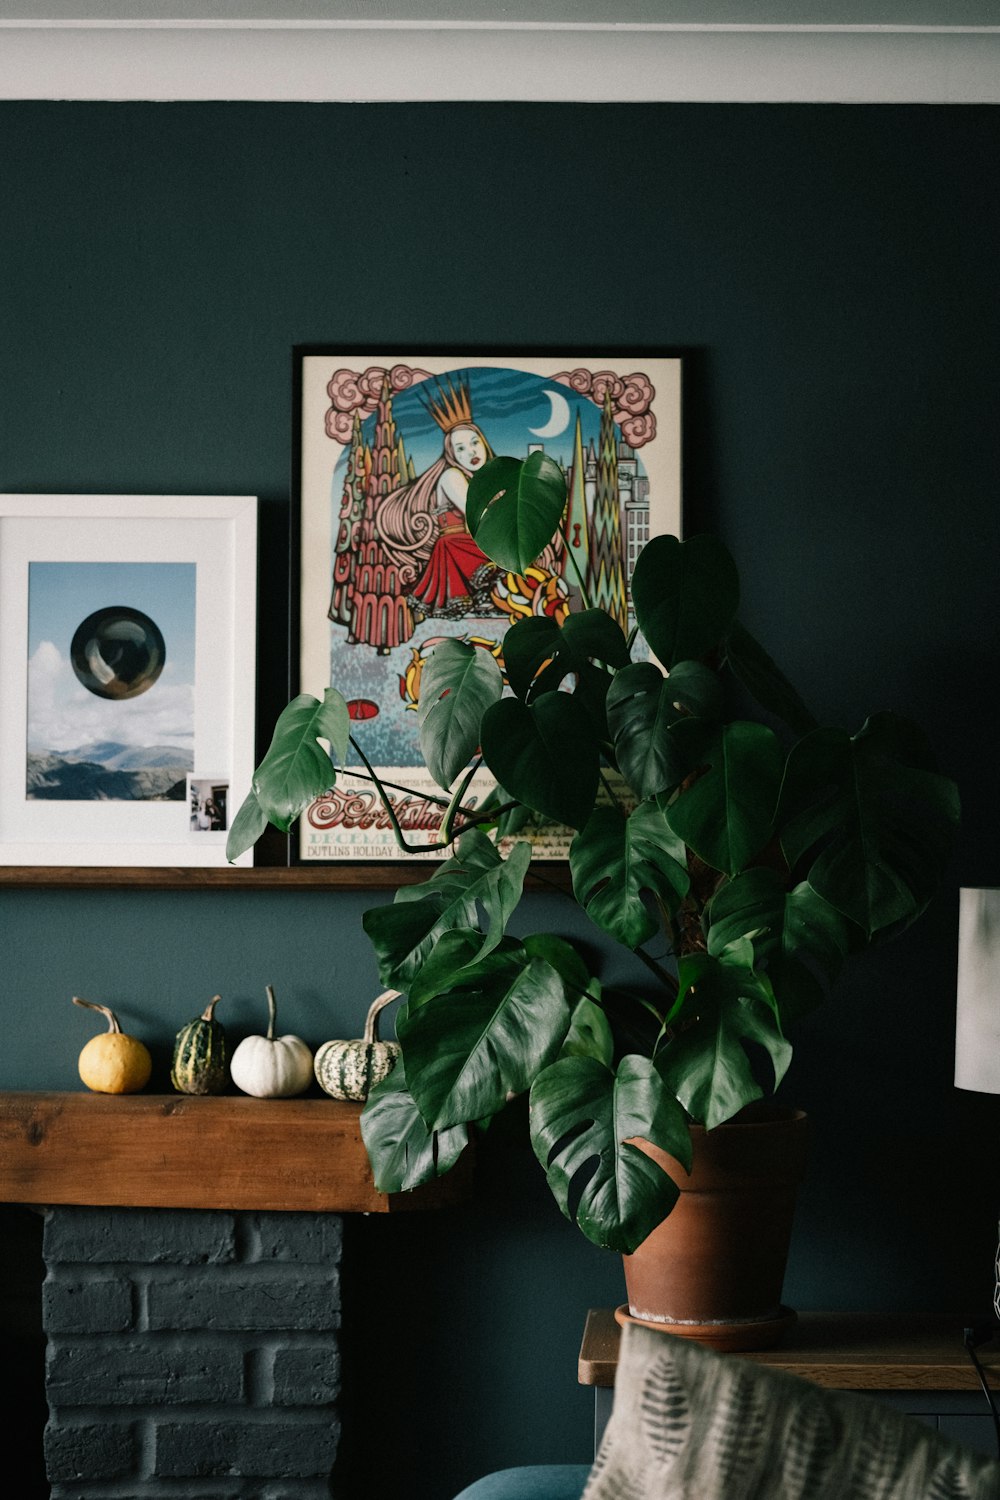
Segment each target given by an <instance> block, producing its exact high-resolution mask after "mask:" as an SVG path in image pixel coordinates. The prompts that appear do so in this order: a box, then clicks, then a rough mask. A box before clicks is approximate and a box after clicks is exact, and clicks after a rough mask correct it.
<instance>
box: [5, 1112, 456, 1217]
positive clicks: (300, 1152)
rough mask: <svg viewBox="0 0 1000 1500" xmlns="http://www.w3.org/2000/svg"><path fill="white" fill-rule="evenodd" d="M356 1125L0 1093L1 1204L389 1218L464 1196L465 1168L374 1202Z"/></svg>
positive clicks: (334, 1118)
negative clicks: (275, 1211) (270, 1212)
mask: <svg viewBox="0 0 1000 1500" xmlns="http://www.w3.org/2000/svg"><path fill="white" fill-rule="evenodd" d="M360 1115H361V1105H360V1104H352V1103H348V1102H342V1101H340V1100H337V1099H327V1098H322V1099H317V1098H307V1099H303V1098H298V1099H252V1098H250V1097H249V1096H247V1095H239V1096H231V1095H223V1096H220V1097H195V1096H192V1095H187V1094H119V1095H110V1094H93V1093H89V1092H87V1091H86V1090H80V1091H78V1092H55V1091H42V1092H33V1091H28V1090H24V1091H12V1092H0V1202H4V1203H24V1204H45V1205H57V1204H78V1205H91V1206H106V1207H110V1208H194V1209H225V1210H230V1211H239V1210H247V1209H249V1210H257V1211H269V1210H279V1211H299V1212H314V1213H393V1212H399V1211H400V1210H404V1209H428V1208H439V1207H445V1206H447V1205H450V1204H455V1203H458V1202H460V1201H461V1200H462V1199H463V1198H464V1197H465V1196H466V1195H467V1193H468V1191H469V1187H470V1182H471V1163H469V1162H465V1163H460V1164H459V1166H458V1167H457V1168H456V1169H455V1170H454V1171H452V1172H450V1173H448V1174H447V1176H445V1177H443V1178H440V1179H438V1181H437V1182H435V1183H433V1184H430V1185H428V1186H427V1187H425V1188H418V1189H416V1190H415V1191H413V1192H410V1193H399V1194H391V1195H390V1194H386V1193H380V1192H378V1191H377V1190H376V1188H375V1184H374V1180H373V1177H372V1171H371V1167H370V1165H369V1162H368V1156H367V1153H366V1151H365V1148H364V1142H363V1141H362V1139H361V1129H360ZM466 1155H468V1153H466Z"/></svg>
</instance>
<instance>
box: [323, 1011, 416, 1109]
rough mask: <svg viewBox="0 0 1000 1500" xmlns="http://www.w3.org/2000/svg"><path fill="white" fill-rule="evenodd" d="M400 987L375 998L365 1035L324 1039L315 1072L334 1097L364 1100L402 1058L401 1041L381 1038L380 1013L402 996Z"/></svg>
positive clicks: (366, 1021) (366, 1024)
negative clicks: (336, 1040) (356, 1038)
mask: <svg viewBox="0 0 1000 1500" xmlns="http://www.w3.org/2000/svg"><path fill="white" fill-rule="evenodd" d="M399 993H400V992H399V990H385V991H384V992H383V993H382V994H381V995H379V997H378V999H377V1000H373V1001H372V1004H371V1008H370V1009H369V1011H368V1016H367V1019H366V1020H365V1034H364V1036H363V1037H360V1038H359V1039H358V1040H357V1041H351V1042H324V1043H323V1045H322V1046H321V1047H320V1048H319V1049H318V1051H317V1053H316V1061H315V1064H314V1069H313V1070H314V1072H315V1074H316V1082H317V1083H318V1084H319V1086H320V1088H321V1089H323V1090H324V1091H325V1092H326V1093H328V1094H329V1095H330V1096H331V1098H333V1099H354V1100H356V1101H358V1102H359V1103H362V1104H363V1103H364V1101H365V1100H366V1099H367V1098H368V1094H369V1091H370V1090H371V1089H373V1088H374V1087H375V1085H376V1084H377V1083H381V1082H382V1079H383V1078H388V1076H389V1074H390V1073H391V1072H392V1070H393V1068H394V1067H395V1066H396V1062H397V1059H398V1058H399V1052H400V1047H399V1043H398V1042H380V1041H379V1039H378V1017H379V1012H380V1011H382V1010H384V1009H385V1007H386V1006H387V1005H389V1004H391V1003H392V1001H393V1000H398V999H399Z"/></svg>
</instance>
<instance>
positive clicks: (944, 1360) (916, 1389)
mask: <svg viewBox="0 0 1000 1500" xmlns="http://www.w3.org/2000/svg"><path fill="white" fill-rule="evenodd" d="M663 1337H664V1338H670V1337H672V1335H670V1334H668V1333H665V1334H664V1335H663ZM620 1338H621V1328H620V1327H619V1325H618V1323H617V1322H616V1321H615V1316H614V1312H613V1311H612V1309H611V1308H603V1307H602V1308H593V1309H591V1311H590V1312H589V1313H588V1314H587V1321H586V1325H585V1327H584V1331H583V1342H582V1343H581V1346H580V1359H579V1367H578V1379H579V1382H580V1384H581V1385H589V1386H593V1387H594V1443H595V1450H596V1446H597V1445H598V1444H599V1443H600V1439H601V1436H602V1434H603V1432H604V1427H605V1424H606V1422H607V1419H608V1417H609V1416H610V1415H611V1400H612V1394H613V1387H614V1383H615V1371H616V1369H617V1366H618V1346H619V1340H620ZM976 1356H977V1358H978V1359H979V1362H980V1364H981V1365H982V1366H983V1369H984V1371H985V1373H986V1378H987V1382H988V1384H989V1386H990V1389H991V1390H993V1391H998V1392H1000V1342H994V1343H992V1344H986V1345H982V1346H980V1347H979V1348H977V1350H976ZM731 1357H732V1358H735V1359H750V1360H753V1361H754V1362H755V1363H756V1364H762V1365H768V1366H770V1368H771V1369H774V1370H786V1371H788V1372H789V1373H790V1374H792V1375H799V1376H801V1377H802V1379H804V1380H811V1381H812V1382H813V1383H814V1384H815V1385H820V1386H826V1387H828V1388H829V1389H832V1390H840V1391H863V1392H865V1393H866V1394H868V1395H875V1396H877V1397H878V1399H879V1400H880V1401H884V1402H886V1404H887V1405H890V1406H893V1407H894V1408H895V1409H896V1410H897V1411H904V1412H908V1413H909V1414H910V1415H911V1416H916V1417H919V1418H920V1420H921V1421H925V1422H928V1423H930V1425H931V1426H933V1427H937V1428H938V1429H939V1430H940V1431H941V1432H944V1433H946V1434H947V1435H948V1436H949V1437H953V1438H955V1439H957V1440H958V1441H959V1442H962V1443H964V1444H965V1445H966V1446H967V1447H969V1448H974V1449H975V1450H976V1451H977V1452H980V1453H986V1454H989V1455H990V1456H991V1457H996V1453H997V1441H996V1429H995V1427H994V1423H993V1417H992V1415H991V1413H990V1410H989V1407H988V1405H987V1402H986V1397H985V1395H984V1394H983V1390H982V1386H981V1385H980V1382H979V1376H978V1374H977V1373H976V1370H975V1368H974V1366H973V1363H972V1361H971V1359H970V1358H969V1355H968V1352H967V1350H966V1348H965V1346H964V1343H963V1329H962V1324H961V1323H960V1322H959V1321H958V1320H957V1319H955V1318H947V1317H936V1316H926V1317H925V1316H920V1315H916V1314H914V1315H912V1316H909V1315H896V1314H892V1315H890V1314H876V1313H824V1312H806V1313H799V1316H798V1319H797V1321H796V1323H795V1325H794V1326H793V1327H792V1328H791V1329H790V1330H789V1333H788V1335H787V1336H786V1338H785V1340H784V1342H783V1343H782V1345H781V1347H780V1348H777V1349H764V1350H760V1351H757V1352H754V1353H747V1354H739V1355H733V1356H731Z"/></svg>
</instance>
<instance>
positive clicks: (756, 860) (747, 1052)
mask: <svg viewBox="0 0 1000 1500" xmlns="http://www.w3.org/2000/svg"><path fill="white" fill-rule="evenodd" d="M565 503H566V488H565V482H564V479H563V475H562V471H561V470H560V468H559V467H558V466H557V465H556V464H555V463H554V462H553V461H552V460H551V459H549V458H547V457H546V456H545V455H544V454H540V453H536V454H533V455H532V456H531V457H529V458H528V459H527V460H526V461H524V462H523V463H522V462H521V461H519V460H516V459H513V458H498V459H495V460H493V461H491V462H490V463H489V464H488V465H487V466H486V467H485V468H484V469H483V470H482V471H481V472H480V473H479V474H478V475H477V476H476V477H475V479H474V480H473V481H472V483H471V485H470V489H469V497H468V504H467V512H466V519H467V523H468V526H469V529H470V531H471V533H472V534H473V536H474V537H475V540H476V542H477V543H478V545H479V547H480V548H481V549H482V551H483V552H484V553H486V555H487V556H488V557H489V558H491V559H493V560H494V561H495V563H496V564H497V565H498V566H499V567H501V568H505V569H513V570H515V571H518V572H523V570H524V569H525V567H527V566H528V565H529V564H530V563H531V562H532V560H533V559H535V558H536V557H537V556H538V555H539V553H540V552H541V551H542V549H543V548H544V547H545V546H546V545H547V544H548V543H549V542H550V541H551V539H552V538H553V536H554V535H556V536H558V528H559V523H560V518H561V516H562V513H563V510H564V507H565ZM581 594H582V607H581V608H578V609H576V610H575V611H574V612H571V613H569V614H568V615H566V616H565V617H564V618H563V619H562V621H561V622H559V621H557V620H556V619H553V618H548V617H542V618H525V619H521V620H519V621H518V622H517V623H515V624H514V625H512V626H511V627H510V628H509V630H508V631H507V634H506V636H505V637H504V640H503V659H502V663H499V662H498V661H497V660H495V659H494V657H493V656H492V655H490V654H489V653H487V652H485V651H482V650H477V649H476V648H475V647H474V646H472V645H468V644H466V643H464V642H462V641H459V640H457V639H446V640H444V641H442V642H441V643H440V644H439V645H438V646H437V647H436V649H435V650H434V653H433V656H432V657H431V658H430V660H429V662H428V663H427V665H426V666H425V668H424V672H423V678H422V683H421V692H420V705H419V715H420V733H421V746H422V752H423V756H424V759H425V762H426V765H427V768H428V770H429V771H430V772H431V774H432V776H433V778H434V780H435V782H436V783H437V785H438V786H439V787H440V788H441V796H440V798H439V801H440V805H441V809H442V817H441V831H440V837H439V842H438V845H437V847H439V848H440V850H441V852H442V856H445V855H447V857H446V858H443V862H442V863H440V864H439V865H438V866H436V867H435V868H434V870H433V873H432V874H431V875H430V876H429V878H428V879H427V880H425V881H424V882H423V884H419V885H413V886H406V887H404V888H401V889H400V890H398V891H397V893H396V897H395V900H394V901H393V902H392V903H390V904H387V905H380V906H377V907H376V908H374V909H373V910H370V911H369V912H367V913H366V915H365V917H364V926H365V930H366V932H367V934H368V936H369V938H370V940H371V942H372V945H373V947H374V951H375V954H376V956H377V960H378V968H379V974H380V976H381V979H382V982H383V984H385V985H387V986H392V987H393V988H394V989H397V990H399V991H401V992H402V995H403V997H404V999H403V1004H402V1006H401V1009H400V1011H399V1014H398V1017H397V1028H396V1030H397V1037H398V1040H399V1042H400V1044H401V1047H402V1056H401V1060H400V1063H399V1064H398V1065H397V1067H396V1068H395V1070H394V1071H393V1072H392V1073H391V1074H390V1075H389V1077H388V1078H387V1079H385V1081H383V1082H382V1083H380V1084H379V1085H378V1086H377V1087H376V1088H375V1089H374V1090H373V1091H372V1093H371V1095H370V1097H369V1099H368V1102H367V1104H366V1106H365V1109H364V1112H363V1115H362V1131H363V1136H364V1140H365V1144H366V1147H367V1150H368V1154H369V1157H370V1159H371V1161H372V1164H373V1168H374V1172H375V1176H376V1181H377V1183H378V1185H379V1187H380V1188H381V1189H383V1190H385V1191H401V1190H406V1189H409V1188H413V1187H416V1186H418V1185H419V1184H421V1183H424V1182H426V1181H428V1180H429V1179H431V1178H432V1177H433V1176H434V1175H435V1174H440V1173H443V1172H446V1171H448V1170H449V1169H450V1168H451V1167H452V1166H453V1165H454V1164H455V1162H456V1161H457V1159H458V1157H459V1156H460V1155H461V1153H462V1151H463V1150H464V1148H465V1146H466V1144H467V1141H468V1139H469V1133H470V1132H471V1131H476V1130H479V1129H481V1128H483V1127H484V1126H485V1125H486V1124H488V1123H489V1122H490V1121H491V1120H492V1118H493V1117H494V1116H496V1115H497V1114H498V1112H500V1111H502V1110H503V1109H504V1108H505V1106H506V1105H507V1104H508V1103H509V1101H511V1100H512V1099H514V1098H515V1096H519V1095H524V1094H527V1095H528V1097H529V1111H528V1116H529V1122H530V1133H531V1139H532V1143H533V1146H534V1150H535V1153H536V1155H537V1157H538V1159H539V1161H540V1163H541V1167H542V1169H543V1170H544V1172H545V1174H546V1177H547V1179H548V1183H549V1186H550V1188H551V1191H552V1193H553V1196H554V1197H555V1199H556V1201H557V1203H558V1204H559V1206H560V1208H561V1209H562V1211H563V1212H564V1213H565V1214H566V1215H567V1216H568V1217H570V1218H572V1219H573V1220H575V1222H576V1224H577V1225H578V1226H579V1228H580V1229H581V1230H582V1232H583V1233H584V1234H585V1235H586V1236H587V1237H588V1238H589V1239H591V1240H592V1241H594V1242H595V1243H597V1244H599V1245H604V1246H608V1247H610V1248H612V1249H615V1250H619V1251H623V1252H626V1253H627V1252H631V1251H632V1250H633V1249H634V1248H635V1247H636V1246H637V1245H638V1244H639V1243H640V1242H641V1241H642V1240H643V1239H645V1238H646V1236H647V1235H648V1234H649V1233H650V1232H651V1230H652V1229H653V1228H654V1227H655V1226H656V1225H657V1224H658V1223H659V1222H660V1221H661V1220H663V1219H664V1217H665V1216H666V1215H667V1214H668V1213H669V1212H670V1209H671V1208H672V1206H673V1204H674V1202H675V1200H676V1198H677V1193H678V1189H677V1185H676V1184H675V1183H674V1182H673V1181H672V1180H671V1178H670V1177H669V1176H668V1175H667V1174H666V1173H665V1172H664V1171H663V1170H661V1169H660V1167H658V1166H656V1165H654V1163H653V1162H652V1161H651V1160H650V1158H649V1157H648V1156H647V1155H646V1154H645V1153H643V1152H642V1151H641V1150H639V1149H638V1148H637V1147H636V1146H635V1145H634V1144H633V1142H634V1141H635V1140H636V1139H645V1140H648V1141H651V1142H653V1143H654V1144H655V1145H659V1146H660V1147H662V1148H663V1149H664V1150H666V1151H667V1152H669V1153H670V1154H671V1155H673V1156H674V1157H676V1158H677V1159H678V1160H679V1161H680V1162H682V1163H684V1164H688V1163H689V1162H690V1158H691V1146H690V1132H689V1125H690V1124H691V1123H696V1124H701V1125H705V1126H707V1127H709V1128H710V1129H711V1128H713V1127H715V1126H716V1125H718V1124H720V1123H722V1122H724V1121H727V1120H729V1119H730V1118H732V1117H733V1116H734V1115H736V1114H737V1112H739V1111H740V1110H741V1109H743V1107H744V1106H746V1105H747V1104H748V1103H750V1102H751V1101H753V1100H755V1099H758V1098H761V1097H762V1096H763V1095H764V1094H765V1092H770V1091H771V1090H773V1088H775V1087H776V1086H777V1084H778V1082H780V1080H781V1078H782V1076H783V1075H784V1073H785V1071H786V1069H787V1067H788V1063H789V1059H790V1056H791V1043H790V1041H789V1040H788V1035H789V1032H790V1031H791V1029H792V1027H793V1024H794V1022H795V1021H796V1020H797V1018H798V1017H800V1016H801V1015H803V1014H804V1013H805V1012H807V1011H809V1010H810V1009H812V1008H813V1007H814V1006H816V1005H818V1004H820V1003H821V1002H822V1001H823V999H824V998H825V996H826V994H827V992H828V990H829V988H830V986H831V985H832V984H833V983H834V981H835V979H836V978H837V975H838V971H839V970H840V968H841V966H842V964H843V962H844V959H845V957H846V956H847V955H848V954H850V953H851V952H853V951H855V950H857V949H860V948H862V947H863V946H865V945H867V944H870V943H874V942H878V941H881V940H884V939H886V938H889V937H893V936H895V935H896V934H898V933H900V932H901V931H903V929H905V928H906V927H907V926H908V925H909V924H910V923H912V922H913V921H914V920H915V919H916V918H917V917H918V916H919V915H920V913H921V912H922V911H923V910H924V908H925V907H926V906H927V904H928V902H929V900H930V899H931V896H932V894H933V892H934V890H935V887H936V885H937V883H938V880H939V878H940V875H941V873H942V870H943V867H944V865H945V864H946V862H947V860H948V857H949V853H950V850H951V847H952V842H953V836H954V831H955V828H956V824H957V820H958V798H957V793H956V789H955V787H954V785H953V783H952V782H951V781H950V780H949V779H948V778H947V777H945V776H944V775H942V774H940V773H939V772H938V770H937V769H936V768H935V765H934V762H933V758H932V756H931V753H930V751H929V749H928V746H927V744H926V743H925V741H924V738H923V736H922V734H921V732H920V731H919V729H918V728H917V727H916V726H915V725H914V724H913V723H911V722H909V721H907V720H906V719H903V718H901V717H898V716H897V715H895V714H893V713H879V714H876V715H874V716H873V717H871V718H868V719H867V720H866V721H865V722H864V723H863V724H862V725H861V727H860V728H859V729H857V730H856V731H855V732H851V731H850V730H848V729H843V728H837V727H828V726H824V725H820V724H818V723H817V722H816V720H815V719H814V718H813V716H812V714H811V713H810V711H809V709H808V708H807V707H806V705H805V703H804V701H803V699H802V698H801V697H800V696H799V694H798V693H797V692H796V690H795V689H794V688H793V687H792V685H791V684H790V683H789V681H788V680H787V678H786V677H785V676H784V675H783V674H782V672H781V671H780V670H779V669H778V668H777V666H776V665H775V663H774V662H773V661H772V660H771V658H770V656H769V655H768V654H767V653H766V651H765V650H764V649H763V648H762V647H761V646H760V645H759V644H758V643H757V641H756V640H755V639H754V638H753V637H752V636H751V634H750V633H749V632H748V631H747V629H746V628H745V627H744V626H743V625H742V624H741V623H740V620H739V603H740V587H739V579H738V575H737V570H736V567H735V565H734V563H733V560H732V558H731V557H730V555H729V553H728V551H727V550H726V548H725V546H724V545H723V544H722V542H721V541H719V540H717V539H716V538H714V537H712V536H709V535H695V536H692V537H690V538H689V539H688V540H686V541H680V540H678V539H677V538H676V537H672V536H658V537H655V538H654V539H652V540H651V541H650V542H648V544H647V545H646V547H645V548H644V550H643V551H642V553H641V554H640V556H639V558H638V561H637V563H636V565H635V569H634V572H633V576H632V581H631V603H632V611H633V613H634V620H635V625H634V628H632V629H630V630H628V631H626V630H625V629H623V627H622V625H621V623H619V621H618V620H617V619H616V618H614V616H613V615H612V613H610V612H609V611H606V610H604V609H601V608H594V607H591V606H590V604H589V601H588V600H587V598H586V595H585V594H583V592H582V584H581ZM347 764H352V765H354V766H365V767H366V768H367V770H366V774H368V775H370V776H371V777H372V779H373V780H374V782H375V785H376V788H377V789H378V790H379V792H380V794H381V795H382V800H383V804H384V806H385V809H386V812H387V814H388V816H389V817H390V819H393V820H394V818H395V815H394V813H393V810H392V803H391V800H390V799H389V798H388V796H387V795H386V791H385V789H384V788H382V787H381V785H380V783H379V781H378V777H377V775H376V774H375V772H374V770H373V769H372V768H371V766H370V765H369V764H368V761H367V759H366V757H365V754H364V750H363V748H362V746H361V745H360V744H357V743H355V741H354V737H353V735H352V725H351V722H350V719H349V715H348V710H347V706H346V703H345V701H344V699H343V697H342V696H341V695H340V694H339V693H338V692H337V690H336V688H335V687H331V688H329V689H328V690H327V691H326V693H325V695H324V698H323V701H322V702H320V701H318V700H317V699H315V698H313V697H310V696H308V695H302V696H300V697H298V698H296V699H295V700H294V701H293V702H292V703H291V704H289V706H288V708H287V709H286V710H285V711H284V713H283V714H282V715H281V717H280V719H279V720H278V723H277V726H276V729H275V732H274V738H273V742H272V744H271V747H270V749H269V750H268V752H267V755H266V756H265V758H264V760H263V761H262V762H261V765H260V766H259V767H258V769H257V772H256V774H255V776H254V779H253V785H252V789H251V791H250V793H249V795H248V796H247V798H246V801H245V802H244V804H243V806H242V807H241V809H240V812H239V814H238V816H237V818H236V820H235V822H234V825H233V828H232V832H231V836H230V839H229V849H228V852H229V856H230V858H234V857H235V856H236V855H237V854H239V853H241V852H242V851H243V850H245V849H247V848H249V847H250V845H251V844H253V843H254V842H255V840H256V839H257V838H258V837H259V835H260V834H261V833H262V832H263V830H264V828H265V826H266V825H267V823H268V821H270V822H271V823H273V824H275V825H276V826H277V827H278V828H280V829H284V830H287V829H288V828H289V827H290V826H291V825H292V823H293V821H294V820H295V819H296V818H297V817H298V816H299V814H300V813H301V812H302V811H303V809H304V808H305V807H307V806H308V804H309V803H310V802H311V801H312V800H313V799H314V798H315V797H317V796H318V795H321V794H322V793H324V792H325V791H327V790H328V789H329V788H330V787H331V785H332V784H333V782H334V780H335V778H336V776H337V775H338V774H339V771H340V769H341V768H342V767H344V766H345V765H347ZM483 777H488V778H489V787H490V790H489V795H487V796H483V795H480V794H478V792H477V790H476V788H477V778H480V779H482V778H483ZM539 822H542V823H546V824H552V823H556V824H562V825H565V826H566V828H567V829H568V834H567V837H568V838H569V840H570V842H569V871H570V875H571V880H572V890H571V893H570V892H568V891H567V896H568V899H571V900H573V901H574V902H575V903H576V904H577V906H578V907H579V908H580V909H581V910H582V911H583V912H584V913H585V914H586V917H587V918H589V920H590V922H592V923H593V924H594V926H595V928H597V929H599V931H600V933H601V934H603V935H604V937H603V940H602V941H603V944H604V946H605V947H606V944H607V941H608V940H610V941H611V942H612V943H615V944H621V945H623V946H624V947H625V948H626V949H629V950H630V951H631V952H632V953H633V954H634V955H635V956H636V958H637V959H638V960H640V961H641V964H642V965H643V966H644V968H643V969H641V970H640V969H638V968H637V972H638V973H639V974H640V976H641V978H642V979H643V981H644V982H643V983H641V984H640V985H639V986H638V987H637V989H636V992H635V993H627V992H622V991H619V990H611V989H607V988H602V985H601V983H600V980H599V978H598V977H597V976H595V975H593V974H591V973H590V972H588V968H587V966H586V964H585V963H584V960H583V958H582V957H581V954H580V952H579V948H578V946H574V945H573V944H571V943H570V942H569V941H568V940H567V939H566V938H565V937H564V936H560V935H558V934H555V933H536V934H534V935H531V936H527V937H515V936H512V935H511V934H510V932H509V931H508V927H509V925H510V922H511V918H512V917H513V916H514V913H515V912H517V911H518V908H519V905H520V903H521V899H522V894H523V891H524V885H525V877H526V876H527V875H528V871H529V868H530V867H531V859H532V843H531V838H530V832H531V829H532V828H533V827H534V826H536V825H537V824H538V823H539ZM394 826H395V831H396V836H397V838H398V839H399V841H400V842H401V843H402V844H403V846H404V847H406V839H405V835H404V833H403V830H402V829H401V828H400V827H399V825H398V823H395V824H394ZM576 925H577V928H578V924H576ZM597 948H598V951H600V949H601V944H598V945H597ZM646 981H648V982H646Z"/></svg>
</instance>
